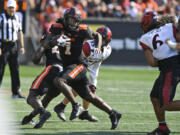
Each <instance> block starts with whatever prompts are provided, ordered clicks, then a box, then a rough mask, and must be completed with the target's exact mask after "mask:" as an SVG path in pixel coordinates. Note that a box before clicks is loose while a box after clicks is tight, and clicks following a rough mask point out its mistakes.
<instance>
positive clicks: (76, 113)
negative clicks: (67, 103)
mask: <svg viewBox="0 0 180 135" xmlns="http://www.w3.org/2000/svg"><path fill="white" fill-rule="evenodd" d="M83 110H84V109H83V108H82V106H81V105H80V104H78V103H77V104H74V105H72V112H71V115H70V117H69V120H73V119H75V118H76V117H78V116H79V115H80V114H81V113H82V111H83Z"/></svg>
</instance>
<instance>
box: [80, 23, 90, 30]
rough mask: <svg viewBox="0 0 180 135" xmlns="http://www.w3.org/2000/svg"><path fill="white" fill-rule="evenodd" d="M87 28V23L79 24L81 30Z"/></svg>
mask: <svg viewBox="0 0 180 135" xmlns="http://www.w3.org/2000/svg"><path fill="white" fill-rule="evenodd" d="M87 29H88V26H87V25H84V24H80V25H79V30H87Z"/></svg>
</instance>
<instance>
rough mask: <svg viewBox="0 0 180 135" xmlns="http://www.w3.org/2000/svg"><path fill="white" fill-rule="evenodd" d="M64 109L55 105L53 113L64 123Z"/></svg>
mask: <svg viewBox="0 0 180 135" xmlns="http://www.w3.org/2000/svg"><path fill="white" fill-rule="evenodd" d="M64 108H65V107H63V106H61V104H59V105H57V106H55V107H54V111H55V112H56V114H57V116H58V117H59V118H60V119H61V120H63V121H66V116H65V114H64Z"/></svg>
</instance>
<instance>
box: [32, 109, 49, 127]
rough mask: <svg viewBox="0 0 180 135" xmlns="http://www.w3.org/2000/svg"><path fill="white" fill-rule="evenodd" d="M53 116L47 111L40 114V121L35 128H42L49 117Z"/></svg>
mask: <svg viewBox="0 0 180 135" xmlns="http://www.w3.org/2000/svg"><path fill="white" fill-rule="evenodd" d="M50 117H51V113H50V112H48V111H46V112H44V113H43V114H40V119H39V122H38V123H37V124H36V125H35V126H34V128H41V127H42V126H43V125H44V123H45V122H46V120H47V119H49V118H50Z"/></svg>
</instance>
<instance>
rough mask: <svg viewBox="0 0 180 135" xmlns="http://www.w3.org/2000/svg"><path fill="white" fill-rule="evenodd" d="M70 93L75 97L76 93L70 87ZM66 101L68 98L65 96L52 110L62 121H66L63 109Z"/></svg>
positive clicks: (67, 101)
mask: <svg viewBox="0 0 180 135" xmlns="http://www.w3.org/2000/svg"><path fill="white" fill-rule="evenodd" d="M72 93H73V95H74V96H75V97H76V96H77V95H78V94H77V93H76V92H75V91H74V90H73V89H72ZM68 103H69V100H68V99H67V97H65V98H64V99H63V101H62V102H60V103H59V104H57V105H56V106H55V107H54V111H55V112H56V113H57V115H58V117H59V118H60V119H61V120H63V121H66V116H65V114H64V110H65V108H66V105H67V104H68Z"/></svg>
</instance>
